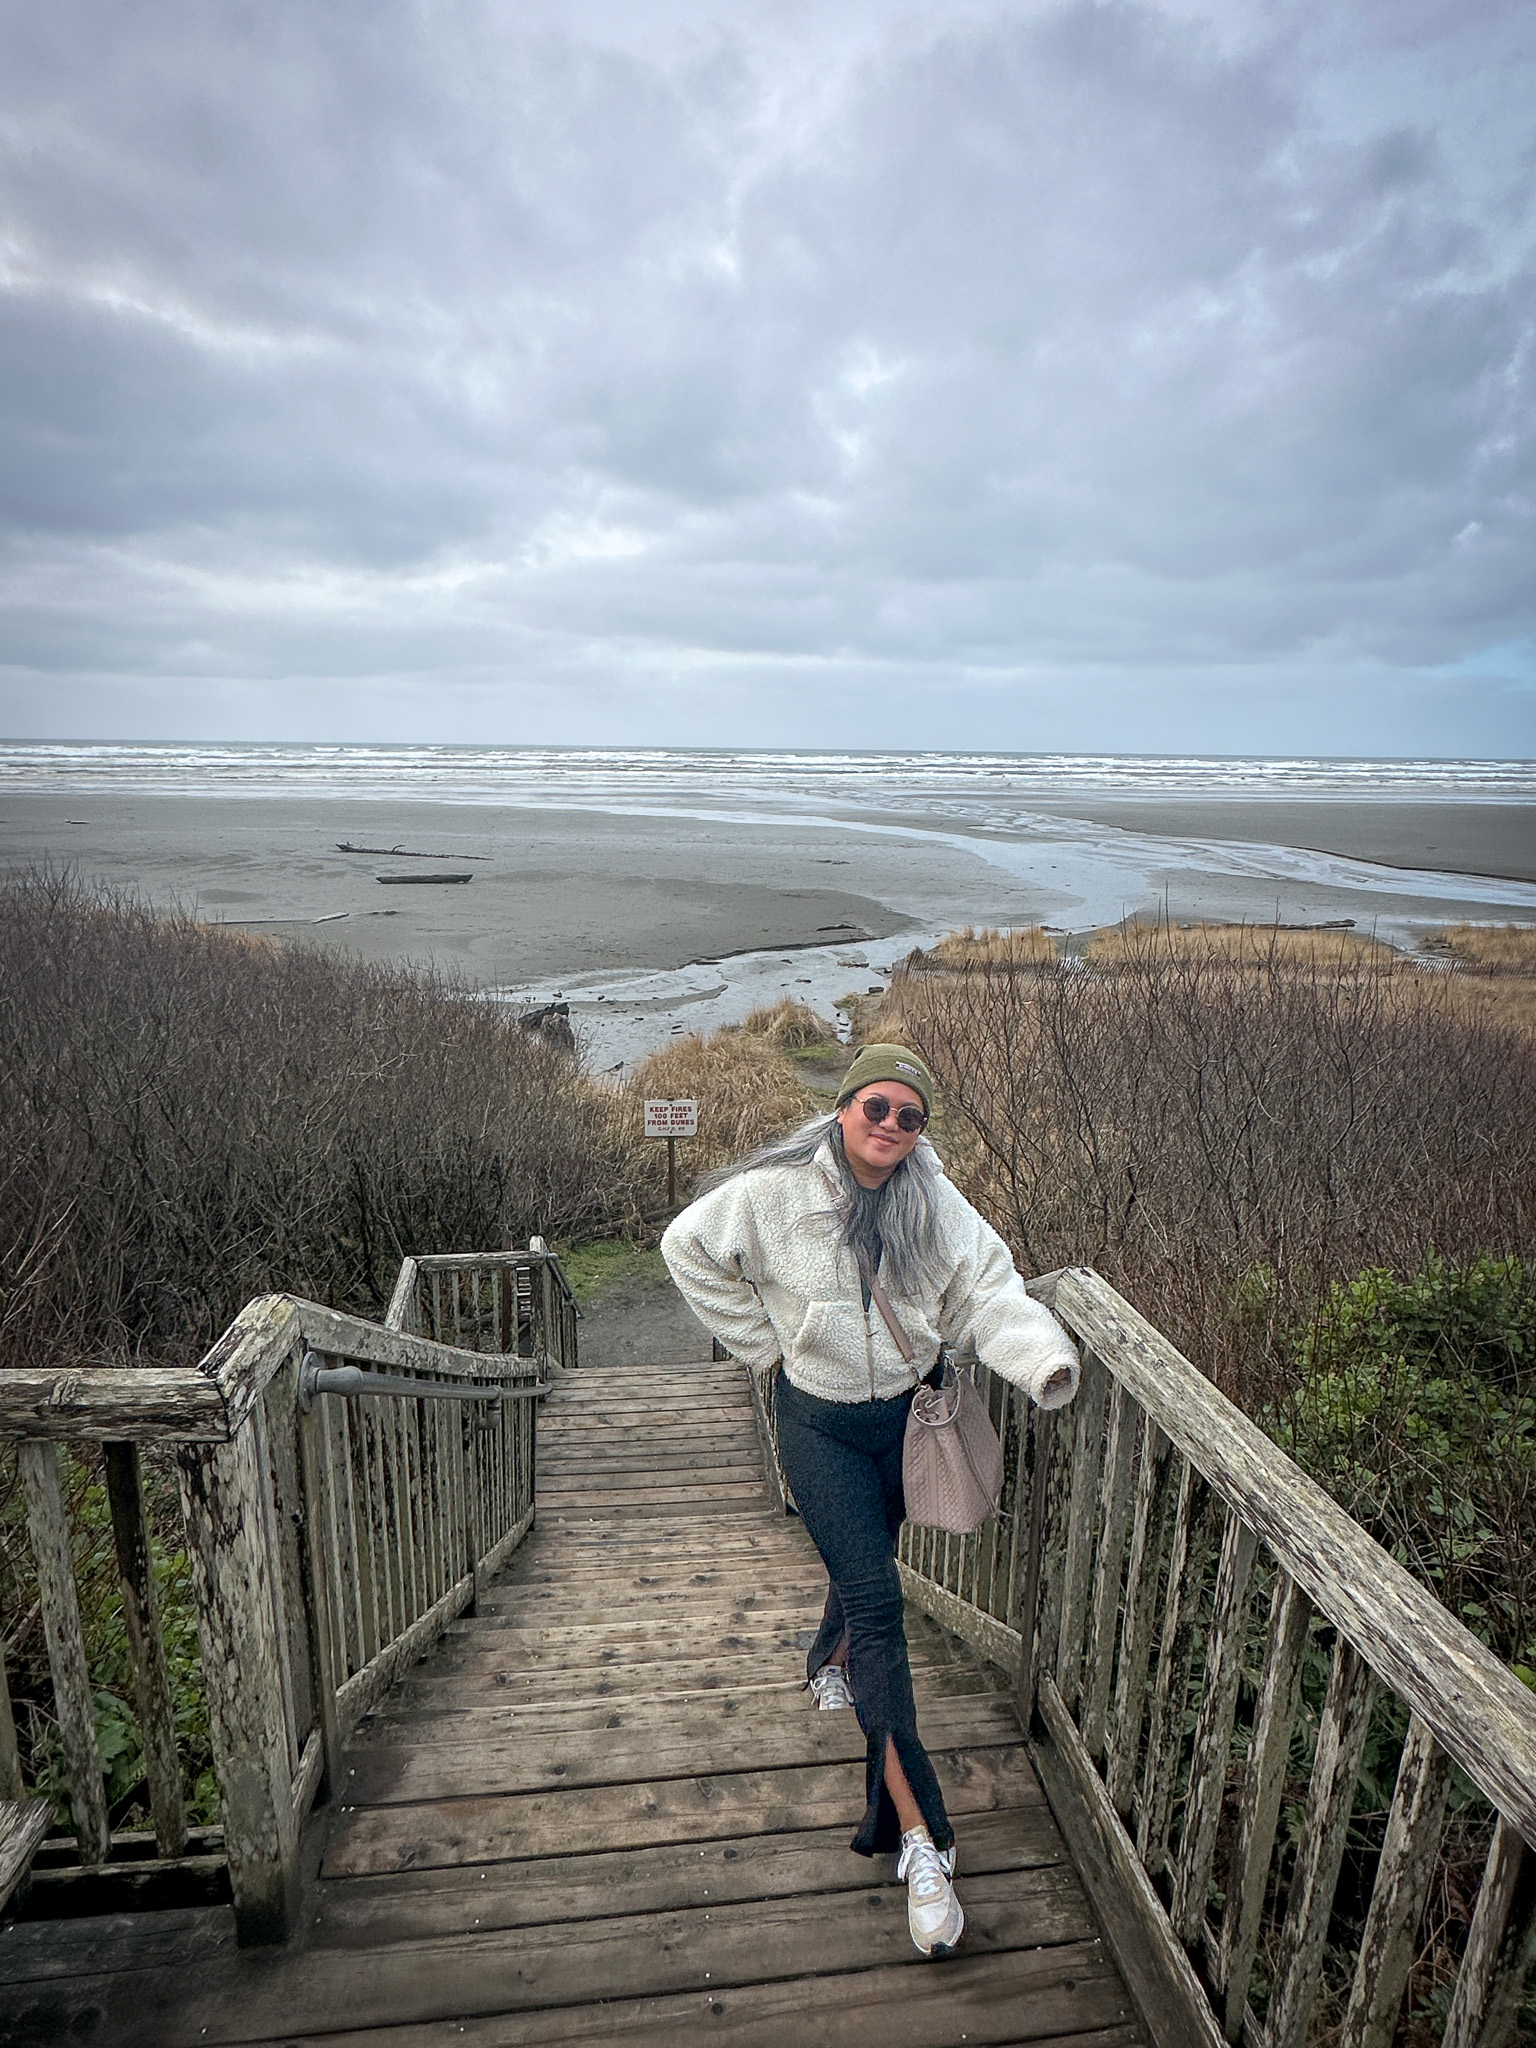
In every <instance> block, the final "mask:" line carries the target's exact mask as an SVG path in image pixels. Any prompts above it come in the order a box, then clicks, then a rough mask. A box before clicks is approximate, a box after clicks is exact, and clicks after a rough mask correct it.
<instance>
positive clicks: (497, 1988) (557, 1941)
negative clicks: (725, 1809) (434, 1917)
mask: <svg viewBox="0 0 1536 2048" xmlns="http://www.w3.org/2000/svg"><path fill="white" fill-rule="evenodd" d="M967 1890H968V1894H969V1903H970V1911H969V1915H968V1919H969V1926H968V1929H967V1935H968V1946H969V1949H970V1951H971V1953H972V1954H973V1955H974V1956H975V1957H977V1958H978V1959H979V1958H982V1957H985V1956H987V1955H1008V1956H1009V1957H1010V1959H1012V1960H1013V1961H1014V1962H1015V1964H1016V1967H1017V1971H1018V1975H1019V1977H1020V1979H1021V1980H1022V1982H1021V1985H1020V1989H1021V1992H1025V1993H1027V1995H1030V1996H1032V1997H1033V1998H1041V1997H1044V1996H1047V1995H1048V1991H1047V1987H1048V1986H1049V1985H1050V1984H1051V1982H1052V1980H1053V1979H1054V1985H1055V1990H1056V1993H1057V2001H1058V2010H1061V2009H1062V2007H1066V2008H1069V2009H1071V2010H1073V2011H1074V2013H1075V2014H1076V2015H1077V2016H1078V2017H1080V2018H1084V2019H1087V2021H1088V2022H1089V2023H1090V2024H1092V2023H1094V2022H1095V2021H1097V2022H1100V2023H1107V2022H1112V2021H1114V2020H1116V2019H1119V2018H1122V2017H1123V2016H1124V2015H1125V2005H1124V2000H1123V1996H1122V1995H1121V1993H1120V1992H1119V1988H1118V1986H1117V1985H1115V1984H1114V1982H1113V1979H1112V1978H1110V1977H1109V1976H1108V1975H1107V1973H1106V1972H1105V1970H1104V1967H1103V1963H1102V1960H1101V1959H1100V1957H1099V1956H1098V1955H1097V1954H1096V1953H1095V1948H1096V1944H1094V1943H1093V1942H1092V1941H1091V1940H1085V1939H1084V1929H1083V1906H1082V1899H1081V1893H1080V1891H1079V1890H1078V1887H1077V1886H1076V1884H1075V1882H1074V1881H1073V1880H1072V1879H1071V1877H1070V1876H1069V1875H1068V1874H1067V1873H1065V1872H1063V1871H1061V1870H1060V1869H1051V1868H1047V1869H1044V1870H1035V1871H1017V1872H1007V1873H1002V1874H999V1875H995V1876H984V1877H977V1878H975V1879H973V1880H972V1881H971V1883H970V1885H969V1886H968V1888H967ZM1031 1923H1033V1925H1032V1924H1031ZM1042 1958H1047V1959H1048V1962H1047V1964H1046V1967H1044V1968H1042V1967H1041V1959H1042ZM241 1961H242V1959H240V1958H231V1959H225V1960H222V1961H221V1960H219V1959H213V1958H210V1960H209V1962H208V1964H207V1965H206V1966H205V1971H204V1973H203V1980H204V1981H202V1982H200V1983H198V1984H196V1985H194V1986H191V1987H189V1988H188V1993H187V1995H186V1996H185V1997H184V1999H183V2000H182V2001H180V2002H179V2009H178V2010H177V2012H176V2014H175V2017H174V2022H173V2024H172V2026H171V2027H170V2028H169V2029H168V2030H167V2032H166V2033H165V2034H164V2035H163V2036H162V2048H191V2044H193V2043H201V2042H203V2041H205V2040H207V2039H209V2038H217V2037H218V2036H219V2035H220V2034H223V2035H224V2036H225V2038H227V2037H228V2032H227V2030H228V2028H229V2022H230V2011H229V2007H230V2000H231V1996H232V1994H235V1993H236V1991H237V1987H238V1998H239V2007H240V2015H239V2020H238V2026H239V2029H240V2037H241V2038H246V2039H249V2038H250V2037H251V2036H253V2035H267V2036H269V2037H270V2036H276V2037H277V2038H280V2039H281V2038H291V2037H292V2035H293V2034H294V2033H295V2031H297V2030H298V2029H299V2028H301V2027H302V2028H305V2029H307V2030H310V2031H313V2032H315V2033H331V2032H334V2031H335V2030H337V2029H339V2028H343V2027H345V2028H347V2029H349V2030H352V2031H355V2030H356V2029H358V2028H359V2027H360V2026H366V2025H369V2024H372V2025H374V2026H388V2027H390V2028H392V2029H393V2028H399V2027H401V2026H405V2025H409V2024H411V2023H413V2022H424V2021H431V2020H434V2019H438V2018H447V2017H449V2016H452V2018H453V2019H454V2021H458V2020H461V2019H462V2018H463V2017H465V2016H467V2015H470V2014H475V2013H484V2014H493V2013H494V2014H497V2015H506V2014H515V2013H518V2012H530V2013H532V2012H538V2013H540V2014H547V2013H549V2012H551V2011H552V2010H553V2011H558V2010H559V2009H561V2008H566V2009H570V2008H586V2009H588V2010H589V2011H590V2010H591V2009H592V2008H594V2007H598V2006H600V2002H602V2001H605V2000H607V1999H611V1998H617V1997H633V1996H635V1995H636V1994H637V1993H638V1994H643V1995H648V1996H651V1997H664V1996H667V1995H668V1994H673V1993H678V1992H683V1991H692V1990H698V1989H702V1988H703V1987H704V1986H706V1985H708V1986H709V1987H710V1989H711V1990H712V1992H714V1993H715V1994H719V1993H721V1992H725V1991H728V1990H730V1989H732V1988H733V1987H736V1986H748V1985H761V1984H763V1983H765V1982H773V1981H775V1980H777V1981H780V1982H784V1981H795V1980H799V1979H804V1978H806V1977H809V1978H811V1979H813V1980H818V1981H819V1980H820V1979H822V1978H825V1977H830V1976H835V1975H837V1974H839V1973H846V1972H852V1973H855V1974H857V1975H859V1976H861V1977H864V1976H867V1975H868V1974H869V1973H870V1972H871V1971H873V1970H877V1969H881V1968H888V1969H894V1970H901V1971H903V1972H905V1973H906V1974H907V1975H908V1977H909V1978H910V1977H913V1976H914V1975H921V1974H926V1972H925V1971H924V1967H923V1961H922V1958H921V1957H920V1956H919V1955H918V1954H917V1953H916V1951H915V1950H914V1949H913V1947H912V1943H911V1938H910V1936H909V1935H908V1933H907V1914H906V1894H905V1890H904V1888H902V1887H898V1886H895V1885H872V1886H869V1887H867V1888H866V1889H865V1890H864V1891H862V1892H858V1893H852V1894H834V1895H832V1896H830V1897H816V1896H813V1897H811V1898H792V1899H776V1900H764V1901H755V1902H752V1903H748V1904H741V1905H736V1904H728V1905H721V1906H719V1907H713V1906H711V1907H708V1908H704V1907H699V1908H695V1909H692V1910H687V1909H684V1910H681V1911H675V1912H671V1913H664V1914H655V1915H636V1916H633V1917H630V1918H625V1919H611V1920H600V1921H594V1922H589V1923H586V1924H584V1925H568V1926H554V1927H544V1928H539V1929H528V1930H525V1931H524V1932H523V1934H522V1936H521V1938H520V1939H519V1941H518V1944H517V1947H516V1950H515V1960H514V1957H513V1956H509V1954H508V1950H507V1944H506V1943H505V1941H504V1940H502V1939H500V1938H498V1937H497V1936H496V1935H494V1934H488V1933H476V1932H474V1931H471V1932H468V1933H464V1934H460V1935H458V1936H456V1937H446V1936H445V1937H438V1938H437V1939H436V1940H431V1941H420V1942H415V1943H412V1944H410V1945H409V1946H408V1947H397V1948H390V1947H386V1948H380V1949H375V1950H363V1951H361V1952H356V1953H349V1954H346V1955H343V1954H342V1953H341V1952H339V1951H337V1950H334V1949H332V1950H327V1951H323V1952H317V1953H309V1954H298V1955H295V1956H294V1957H292V1958H291V1959H289V1960H288V1961H287V1962H286V1964H285V1967H284V1968H283V1969H282V1970H280V1971H271V1970H269V1971H263V1972H259V1973H257V1972H253V1971H251V1970H249V1969H248V1968H242V1967H241V1966H240V1965H241ZM1074 1971H1080V1972H1081V1974H1082V1977H1083V1978H1084V1979H1085V1980H1086V1981H1085V1982H1084V1983H1082V1984H1079V1982H1078V1979H1077V1977H1075V1976H1074V1974H1073V1973H1074ZM1063 1979H1071V1980H1072V1982H1073V1984H1074V1991H1075V1994H1076V1998H1075V2002H1074V1993H1067V1992H1066V1991H1065V1985H1064V1983H1063V1981H1062V1980H1063ZM1031 1980H1033V1981H1031ZM151 1981H152V1980H151ZM1090 1987H1091V1988H1090ZM82 1988H84V1989H86V1990H87V1992H88V1993H89V1994H90V1995H92V1996H93V1997H99V1999H100V2003H101V2006H102V2009H103V2026H102V2032H103V2034H104V2035H105V2036H107V2037H108V2038H114V2039H120V2038H121V2036H120V2035H119V2034H118V2032H117V2024H118V2022H119V2016H120V2015H121V2016H122V2018H124V2019H126V2020H128V2022H129V2024H132V2021H133V2017H134V2006H135V2004H142V2002H143V2000H144V1996H145V1993H146V1991H148V1989H149V1988H150V1987H149V1984H148V1983H146V1981H145V1978H144V1977H143V1976H142V1975H141V1974H140V1973H116V1974H114V1975H112V1976H109V1977H105V1978H98V1979H95V1980H89V1979H88V1980H87V1982H86V1986H85V1987H82ZM77 1995H78V1994H77ZM1015 2023H1017V2021H1016V2022H1015Z"/></svg>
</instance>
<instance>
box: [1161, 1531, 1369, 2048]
mask: <svg viewBox="0 0 1536 2048" xmlns="http://www.w3.org/2000/svg"><path fill="white" fill-rule="evenodd" d="M1257 1548H1258V1539H1257V1537H1256V1536H1255V1535H1254V1533H1253V1531H1252V1530H1251V1529H1248V1528H1245V1527H1244V1525H1243V1524H1242V1523H1241V1522H1240V1521H1239V1520H1238V1518H1237V1516H1236V1515H1228V1516H1227V1518H1226V1528H1225V1529H1224V1530H1223V1532H1222V1539H1221V1557H1220V1561H1219V1562H1218V1564H1217V1567H1216V1592H1215V1596H1214V1598H1213V1600H1212V1604H1211V1625H1210V1632H1209V1634H1208V1635H1207V1637H1206V1643H1205V1683H1204V1687H1203V1690H1202V1692H1201V1697H1200V1711H1199V1713H1198V1715H1197V1716H1196V1720H1195V1740H1194V1748H1193V1750H1192V1751H1191V1753H1190V1760H1189V1792H1188V1796H1187V1798H1186V1800H1185V1805H1184V1827H1183V1833H1182V1836H1181V1838H1180V1842H1179V1860H1178V1867H1177V1870H1176V1872H1175V1876H1174V1887H1173V1905H1172V1909H1171V1917H1172V1920H1173V1925H1174V1929H1175V1931H1176V1932H1177V1934H1178V1936H1179V1939H1180V1940H1181V1941H1182V1942H1183V1943H1184V1945H1185V1947H1186V1948H1188V1949H1189V1950H1191V1952H1195V1951H1196V1949H1197V1946H1198V1944H1199V1943H1200V1940H1201V1937H1202V1935H1203V1933H1204V1930H1205V1916H1206V1896H1207V1893H1208V1891H1209V1888H1210V1881H1211V1870H1212V1866H1213V1865H1214V1863H1215V1858H1216V1830H1217V1826H1218V1823H1219V1822H1220V1820H1221V1806H1222V1798H1223V1795H1224V1792H1225V1788H1226V1780H1227V1759H1228V1757H1229V1756H1230V1754H1231V1750H1232V1725H1233V1722H1234V1721H1235V1719H1236V1717H1237V1686H1238V1680H1239V1678H1240V1677H1241V1675H1242V1660H1243V1615H1244V1611H1245V1609H1246V1607H1247V1603H1248V1580H1249V1576H1250V1574H1251V1573H1252V1570H1253V1559H1254V1552H1255V1551H1256V1549H1257ZM1385 2048H1389V2044H1385Z"/></svg>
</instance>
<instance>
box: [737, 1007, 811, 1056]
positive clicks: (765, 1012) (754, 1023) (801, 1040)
mask: <svg viewBox="0 0 1536 2048" xmlns="http://www.w3.org/2000/svg"><path fill="white" fill-rule="evenodd" d="M725 1028H726V1030H727V1031H732V1032H741V1033H744V1034H745V1035H746V1036H747V1037H749V1038H761V1039H763V1040H764V1041H765V1042H766V1043H767V1044H769V1045H776V1046H778V1047H779V1048H780V1049H781V1050H782V1051H784V1052H805V1051H808V1050H809V1049H810V1048H811V1047H813V1046H835V1045H836V1044H837V1043H838V1037H837V1026H836V1025H835V1024H833V1023H832V1022H831V1021H830V1019H828V1018H826V1017H820V1016H818V1015H817V1013H816V1012H815V1011H814V1010H813V1009H812V1008H811V1006H810V1004H809V1003H797V1002H796V1001H795V1000H794V999H793V997H791V996H781V997H780V998H779V1000H778V1002H776V1003H765V1004H763V1005H762V1006H761V1007H760V1008H759V1009H756V1010H753V1011H752V1012H751V1013H750V1015H748V1016H746V1017H744V1018H743V1019H742V1021H741V1022H740V1023H739V1024H728V1025H726V1027H725Z"/></svg>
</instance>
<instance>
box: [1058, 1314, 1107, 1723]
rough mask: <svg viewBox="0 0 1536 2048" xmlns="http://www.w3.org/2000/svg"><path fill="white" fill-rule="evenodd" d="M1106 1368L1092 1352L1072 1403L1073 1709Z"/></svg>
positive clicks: (1063, 1681) (1061, 1658)
mask: <svg viewBox="0 0 1536 2048" xmlns="http://www.w3.org/2000/svg"><path fill="white" fill-rule="evenodd" d="M1105 1385H1106V1375H1105V1371H1104V1367H1103V1364H1102V1363H1101V1361H1100V1360H1099V1359H1098V1358H1097V1357H1096V1356H1095V1355H1094V1353H1093V1352H1092V1351H1089V1352H1088V1353H1087V1355H1086V1356H1085V1357H1084V1359H1083V1373H1082V1380H1081V1383H1080V1385H1079V1387H1078V1393H1077V1399H1076V1401H1075V1402H1074V1403H1073V1430H1072V1469H1071V1478H1070V1479H1069V1481H1068V1486H1067V1538H1066V1548H1065V1552H1064V1555H1063V1563H1062V1581H1061V1614H1060V1622H1059V1627H1058V1632H1057V1639H1056V1655H1055V1659H1054V1662H1055V1667H1056V1690H1057V1691H1058V1692H1059V1693H1060V1694H1061V1696H1062V1698H1063V1699H1064V1700H1065V1701H1066V1702H1067V1705H1068V1706H1069V1707H1075V1706H1076V1704H1077V1694H1078V1688H1079V1685H1080V1684H1081V1682H1082V1659H1083V1630H1084V1626H1085V1624H1086V1622H1087V1615H1088V1596H1089V1592H1090V1590H1091V1586H1092V1579H1091V1575H1090V1568H1091V1563H1092V1556H1093V1535H1094V1528H1095V1526H1096V1524H1097V1522H1098V1516H1099V1483H1098V1481H1099V1461H1100V1459H1101V1458H1102V1456H1103V1454H1104V1391H1105Z"/></svg>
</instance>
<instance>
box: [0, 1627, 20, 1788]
mask: <svg viewBox="0 0 1536 2048" xmlns="http://www.w3.org/2000/svg"><path fill="white" fill-rule="evenodd" d="M26 1796H27V1795H26V1791H25V1789H24V1788H23V1786H22V1782H21V1751H20V1750H19V1748H18V1747H17V1744H16V1717H15V1716H14V1715H13V1714H12V1712H11V1686H10V1681H9V1679H8V1678H7V1677H6V1675H5V1644H4V1642H3V1641H0V1800H4V1799H12V1800H19V1799H25V1798H26Z"/></svg>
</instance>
